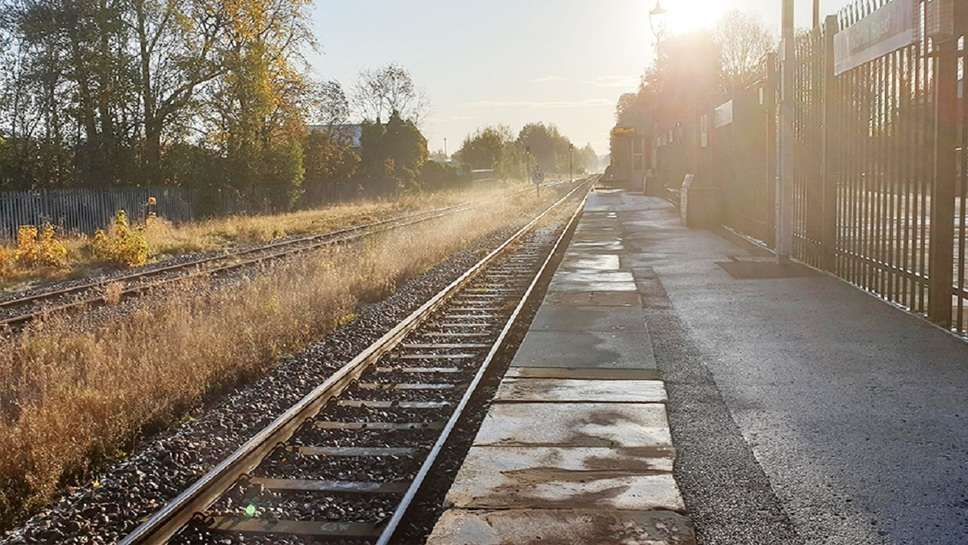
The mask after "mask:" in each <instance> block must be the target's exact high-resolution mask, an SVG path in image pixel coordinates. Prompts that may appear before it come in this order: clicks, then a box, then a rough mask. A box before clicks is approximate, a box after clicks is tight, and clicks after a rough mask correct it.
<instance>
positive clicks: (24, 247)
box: [14, 223, 67, 268]
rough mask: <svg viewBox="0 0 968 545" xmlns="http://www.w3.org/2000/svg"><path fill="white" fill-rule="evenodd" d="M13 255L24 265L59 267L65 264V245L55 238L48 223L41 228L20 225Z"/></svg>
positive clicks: (52, 229)
mask: <svg viewBox="0 0 968 545" xmlns="http://www.w3.org/2000/svg"><path fill="white" fill-rule="evenodd" d="M14 255H15V258H16V260H17V261H18V262H19V263H20V264H21V265H24V266H28V267H55V268H59V267H64V266H65V265H66V264H67V245H65V244H64V242H63V241H61V240H59V239H58V238H57V235H56V233H54V227H53V226H52V225H50V224H49V223H48V224H45V225H44V227H43V228H42V229H41V230H38V229H37V228H36V227H34V226H33V225H21V226H20V229H18V230H17V249H16V250H15V252H14Z"/></svg>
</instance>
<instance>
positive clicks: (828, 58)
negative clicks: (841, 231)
mask: <svg viewBox="0 0 968 545" xmlns="http://www.w3.org/2000/svg"><path fill="white" fill-rule="evenodd" d="M838 26H839V25H838V23H837V16H836V15H829V16H827V19H826V20H825V21H824V28H823V56H824V61H823V89H822V91H821V92H822V93H823V95H822V96H821V99H820V100H821V102H820V103H821V105H822V106H821V107H822V108H823V120H822V123H823V125H822V129H821V130H822V131H823V133H822V134H821V142H820V146H821V148H820V181H821V199H822V203H823V204H822V208H823V212H822V217H821V241H822V242H823V256H822V266H823V268H824V269H825V270H828V271H833V270H834V269H836V265H837V251H836V250H837V249H836V245H837V186H836V179H835V177H834V161H833V158H834V155H835V154H836V152H837V146H838V145H839V144H840V142H839V141H838V138H837V136H838V135H837V133H836V130H835V127H834V125H835V124H836V123H837V120H836V118H835V115H836V112H837V110H838V109H837V105H836V100H837V94H836V92H835V91H834V88H835V86H834V82H835V78H836V76H835V75H834V62H835V59H834V34H836V33H837V30H838Z"/></svg>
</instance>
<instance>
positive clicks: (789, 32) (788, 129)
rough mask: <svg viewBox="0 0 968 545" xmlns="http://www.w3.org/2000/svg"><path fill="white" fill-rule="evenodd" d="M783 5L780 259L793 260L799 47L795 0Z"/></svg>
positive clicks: (778, 194) (778, 199)
mask: <svg viewBox="0 0 968 545" xmlns="http://www.w3.org/2000/svg"><path fill="white" fill-rule="evenodd" d="M782 1H783V32H782V38H783V45H782V51H781V58H780V71H781V76H780V175H779V177H778V179H777V184H776V257H777V260H778V261H779V262H780V263H786V262H788V261H789V260H790V254H791V253H792V250H793V177H794V167H795V165H794V163H793V161H794V151H793V144H794V143H793V136H794V132H793V114H794V96H793V95H794V92H793V91H794V89H793V85H794V78H795V76H796V72H795V68H796V67H795V65H794V63H795V62H796V43H795V41H794V32H793V7H794V0H782Z"/></svg>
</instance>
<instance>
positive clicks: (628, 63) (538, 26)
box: [310, 0, 847, 154]
mask: <svg viewBox="0 0 968 545" xmlns="http://www.w3.org/2000/svg"><path fill="white" fill-rule="evenodd" d="M796 1H797V10H798V11H797V26H802V27H808V26H809V25H810V21H811V15H810V13H811V6H812V2H811V0H796ZM662 3H663V6H664V7H665V8H666V9H667V10H669V11H670V12H671V15H670V21H669V26H670V28H671V29H673V30H674V29H680V30H683V29H690V28H709V27H711V26H712V25H713V24H714V23H715V21H716V20H717V19H718V17H719V16H720V15H722V14H723V13H725V12H726V11H729V10H730V9H740V10H743V11H747V12H750V13H753V14H755V15H756V16H757V17H759V18H760V20H761V21H762V22H763V23H764V24H765V25H767V26H768V28H770V29H772V30H773V31H774V33H775V34H777V35H778V34H779V30H780V29H779V27H780V22H779V21H780V6H781V3H782V0H663V2H662ZM846 3H847V0H823V1H822V12H823V14H824V15H826V14H829V13H833V12H834V11H835V10H836V9H838V8H840V7H841V6H842V5H844V4H846ZM653 6H654V0H487V1H484V0H411V1H404V0H317V4H316V6H315V8H314V12H313V20H312V24H313V29H314V31H315V33H316V37H317V39H318V41H319V44H320V52H319V53H318V54H313V55H311V56H310V63H311V65H312V68H313V71H314V73H315V75H316V76H317V77H320V78H323V79H336V80H339V81H340V82H341V83H342V84H343V86H344V88H346V89H347V90H349V89H351V88H352V84H353V82H354V81H355V80H356V77H357V74H358V73H359V71H360V70H361V69H364V68H376V67H379V66H382V65H385V64H387V63H390V62H395V63H399V64H401V65H402V66H404V67H406V68H407V69H409V70H410V71H411V72H412V74H413V75H414V79H415V80H416V82H417V84H418V86H419V87H420V88H421V89H423V90H424V91H425V92H426V93H427V95H428V96H429V98H430V101H431V110H430V114H429V116H428V118H427V119H426V121H425V122H424V124H423V126H422V129H423V131H424V134H425V135H426V136H427V140H428V142H429V146H430V148H431V150H432V151H435V150H438V149H442V148H443V147H444V138H446V139H447V142H448V145H447V148H448V152H450V153H453V152H454V151H456V150H457V149H458V148H459V146H460V144H461V142H462V141H463V139H464V136H465V135H467V134H468V133H470V132H473V131H474V130H476V129H478V128H480V127H484V126H487V125H495V124H503V125H508V126H510V127H511V128H512V130H514V131H515V132H516V131H517V130H519V129H520V128H521V126H522V125H524V124H525V123H528V122H530V121H545V122H550V123H554V124H555V125H557V126H558V128H559V129H560V130H561V131H562V133H563V134H565V135H566V136H568V137H569V138H571V139H572V141H573V142H575V144H576V145H579V146H583V145H585V144H586V143H591V144H592V146H593V147H594V148H595V151H596V152H597V153H599V154H604V153H607V151H608V132H609V130H610V129H611V127H612V123H613V120H614V110H615V102H616V100H617V99H618V97H619V95H621V94H622V93H624V92H628V91H632V90H634V89H635V87H636V85H637V82H638V78H639V76H640V75H641V74H642V73H643V71H644V69H645V67H646V66H647V65H649V64H650V63H651V62H652V56H653V47H654V44H653V38H652V34H651V32H650V31H649V18H648V12H649V11H650V10H651V9H652V7H653Z"/></svg>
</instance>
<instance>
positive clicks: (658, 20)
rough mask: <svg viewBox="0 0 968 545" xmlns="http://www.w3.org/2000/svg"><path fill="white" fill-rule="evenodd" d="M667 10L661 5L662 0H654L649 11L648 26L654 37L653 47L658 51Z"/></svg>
mask: <svg viewBox="0 0 968 545" xmlns="http://www.w3.org/2000/svg"><path fill="white" fill-rule="evenodd" d="M666 15H668V12H667V11H666V10H665V8H663V7H662V0H655V7H654V8H652V11H650V12H649V28H651V29H652V35H653V36H654V37H655V47H656V52H657V53H658V49H659V43H660V42H661V41H662V36H663V35H664V34H665V18H666Z"/></svg>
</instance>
